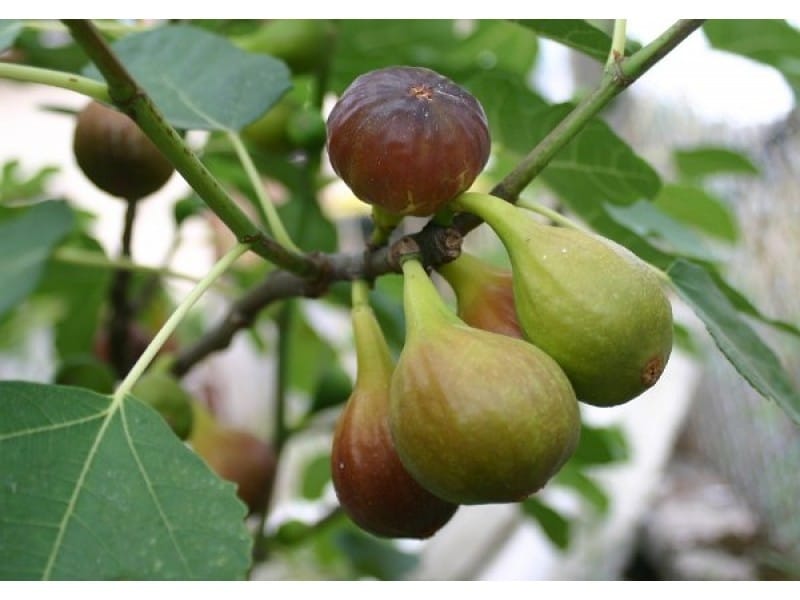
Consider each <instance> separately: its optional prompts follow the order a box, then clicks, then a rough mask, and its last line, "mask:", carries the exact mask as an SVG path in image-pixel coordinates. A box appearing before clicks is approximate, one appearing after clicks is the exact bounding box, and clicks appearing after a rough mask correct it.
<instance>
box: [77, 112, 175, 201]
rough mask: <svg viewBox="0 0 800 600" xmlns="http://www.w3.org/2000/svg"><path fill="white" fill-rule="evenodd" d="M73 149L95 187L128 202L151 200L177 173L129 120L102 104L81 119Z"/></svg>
mask: <svg viewBox="0 0 800 600" xmlns="http://www.w3.org/2000/svg"><path fill="white" fill-rule="evenodd" d="M72 148H73V152H74V154H75V159H76V161H77V162H78V166H79V167H80V168H81V170H82V171H83V172H84V174H85V175H86V177H88V178H89V180H90V181H91V182H92V183H94V184H95V185H96V186H97V187H99V188H100V189H101V190H103V191H104V192H107V193H109V194H111V195H112V196H117V197H119V198H124V199H125V200H139V199H140V198H144V197H145V196H149V195H150V194H152V193H153V192H155V191H156V190H158V189H160V188H161V187H162V186H163V185H164V184H165V183H166V182H167V180H168V179H169V178H170V176H171V175H172V172H173V171H174V168H173V166H172V164H171V163H170V162H169V161H168V160H167V159H166V157H165V156H164V155H163V154H162V153H161V151H160V150H159V149H158V147H157V146H156V145H155V144H153V142H151V141H150V139H149V138H148V137H147V136H146V135H145V134H144V133H143V132H142V130H141V129H139V126H138V125H137V124H136V123H135V122H134V121H133V120H132V119H131V118H130V117H128V116H127V115H125V114H123V113H121V112H119V111H117V110H115V109H113V108H109V107H108V106H105V105H104V104H101V103H99V102H94V101H93V102H90V103H89V104H88V106H86V108H84V109H83V110H82V111H81V112H80V114H79V115H78V120H77V123H76V126H75V137H74V139H73V146H72Z"/></svg>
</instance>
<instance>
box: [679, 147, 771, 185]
mask: <svg viewBox="0 0 800 600" xmlns="http://www.w3.org/2000/svg"><path fill="white" fill-rule="evenodd" d="M672 157H673V159H674V160H675V165H676V166H677V167H678V171H679V172H680V174H681V175H682V176H683V177H687V178H701V177H707V176H709V175H718V174H720V173H733V174H744V175H758V167H756V166H755V165H754V164H753V161H751V160H750V159H749V158H748V157H747V156H745V155H744V154H741V153H739V152H734V151H733V150H731V149H730V148H721V147H718V146H700V147H697V148H687V149H683V150H675V151H674V152H673V153H672Z"/></svg>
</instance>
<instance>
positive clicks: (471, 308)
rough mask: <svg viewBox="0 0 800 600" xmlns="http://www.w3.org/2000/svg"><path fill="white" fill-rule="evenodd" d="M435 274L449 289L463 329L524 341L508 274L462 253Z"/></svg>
mask: <svg viewBox="0 0 800 600" xmlns="http://www.w3.org/2000/svg"><path fill="white" fill-rule="evenodd" d="M438 271H439V273H440V274H441V275H442V276H443V277H444V278H445V279H446V280H447V283H449V284H450V287H451V288H453V291H454V292H455V294H456V299H457V301H458V316H459V318H461V320H463V321H464V322H465V323H466V324H467V325H469V326H471V327H477V328H478V329H483V330H485V331H493V332H494V333H500V334H503V335H509V336H511V337H515V338H519V339H525V337H524V335H523V333H522V328H521V327H520V324H519V319H518V318H517V309H516V306H515V304H514V283H513V278H512V273H511V271H510V270H508V269H502V268H500V267H495V266H494V265H491V264H489V263H487V262H486V261H484V260H481V259H480V258H478V257H477V256H474V255H472V254H469V253H467V252H462V253H461V256H459V257H458V258H457V259H456V260H454V261H452V262H449V263H446V264H444V265H440V266H439V267H438Z"/></svg>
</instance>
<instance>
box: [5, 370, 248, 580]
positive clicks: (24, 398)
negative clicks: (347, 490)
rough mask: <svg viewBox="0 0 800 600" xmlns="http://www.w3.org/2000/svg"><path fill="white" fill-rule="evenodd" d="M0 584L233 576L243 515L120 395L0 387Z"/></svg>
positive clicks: (240, 553) (225, 491) (223, 488)
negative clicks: (2, 581) (116, 400)
mask: <svg viewBox="0 0 800 600" xmlns="http://www.w3.org/2000/svg"><path fill="white" fill-rule="evenodd" d="M0 456H2V457H3V469H2V472H1V474H0V482H1V483H2V484H1V485H0V579H57V580H63V579H78V580H87V579H90V580H96V579H128V580H130V579H235V578H243V577H244V576H245V574H246V570H247V568H248V565H249V562H250V546H251V542H250V536H249V535H248V532H247V530H246V528H245V526H244V516H245V512H246V510H245V507H244V505H243V504H242V503H241V502H240V501H239V500H238V499H237V498H236V494H235V489H234V486H233V485H232V484H230V483H227V482H223V481H222V480H220V479H219V478H218V477H216V476H215V475H214V474H213V473H212V472H211V471H210V470H209V468H208V467H207V466H206V465H205V464H204V463H203V461H202V460H201V459H200V458H199V457H198V456H197V455H195V454H194V453H193V452H192V451H191V450H189V449H188V448H187V447H186V446H184V445H183V444H182V443H181V442H180V440H178V438H177V437H175V435H174V434H173V433H172V432H171V431H170V429H169V427H168V426H167V424H166V422H165V421H164V420H163V419H162V418H161V417H160V416H159V415H158V413H156V412H155V411H153V410H152V409H151V408H149V407H147V406H146V405H144V404H143V403H141V402H140V401H138V400H136V399H135V398H133V397H131V396H128V397H126V398H125V399H124V400H123V401H122V402H120V403H119V404H115V403H113V402H112V401H111V399H110V398H109V397H108V396H102V395H100V394H96V393H94V392H90V391H88V390H84V389H80V388H72V387H65V386H53V385H43V384H35V383H27V382H0Z"/></svg>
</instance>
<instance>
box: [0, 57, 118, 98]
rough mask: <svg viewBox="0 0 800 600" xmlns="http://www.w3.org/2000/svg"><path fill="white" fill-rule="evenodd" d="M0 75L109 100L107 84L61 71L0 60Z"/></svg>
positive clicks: (5, 77)
mask: <svg viewBox="0 0 800 600" xmlns="http://www.w3.org/2000/svg"><path fill="white" fill-rule="evenodd" d="M0 77H2V78H4V79H12V80H14V81H24V82H27V83H41V84H44V85H50V86H53V87H58V88H62V89H65V90H70V91H72V92H78V93H79V94H83V95H84V96H89V97H90V98H94V99H95V100H98V101H99V102H111V96H109V94H108V86H107V85H106V84H105V83H103V82H102V81H96V80H94V79H89V78H88V77H83V76H81V75H76V74H74V73H65V72H63V71H54V70H52V69H43V68H41V67H31V66H28V65H18V64H14V63H7V62H3V61H0Z"/></svg>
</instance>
